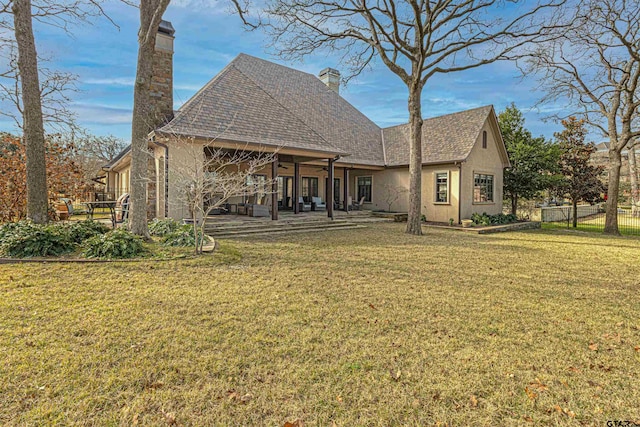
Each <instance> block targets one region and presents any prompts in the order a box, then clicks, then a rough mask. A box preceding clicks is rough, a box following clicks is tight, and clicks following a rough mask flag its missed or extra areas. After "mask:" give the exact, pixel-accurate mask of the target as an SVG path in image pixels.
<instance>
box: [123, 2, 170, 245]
mask: <svg viewBox="0 0 640 427" xmlns="http://www.w3.org/2000/svg"><path fill="white" fill-rule="evenodd" d="M168 4H169V2H168V1H163V0H160V1H157V0H143V1H141V2H140V30H139V31H138V65H137V69H136V82H135V86H134V90H133V118H132V120H131V177H130V180H131V186H130V188H131V207H130V210H129V226H130V228H131V232H132V233H134V234H136V235H138V236H143V237H145V238H147V237H148V236H149V230H148V227H147V182H148V177H147V172H148V162H149V156H150V154H149V149H148V145H147V144H148V139H147V138H148V136H149V132H151V130H153V126H154V120H153V117H152V114H151V113H152V110H151V102H150V95H149V90H150V84H151V78H152V73H153V55H154V51H155V43H156V32H157V30H158V26H159V25H160V21H161V20H162V15H163V14H164V11H165V10H166V8H167V5H168Z"/></svg>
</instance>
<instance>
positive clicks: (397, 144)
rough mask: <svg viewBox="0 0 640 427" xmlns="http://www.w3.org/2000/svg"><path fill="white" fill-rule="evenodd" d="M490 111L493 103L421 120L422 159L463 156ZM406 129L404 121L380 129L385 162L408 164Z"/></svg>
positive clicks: (450, 159) (434, 160)
mask: <svg viewBox="0 0 640 427" xmlns="http://www.w3.org/2000/svg"><path fill="white" fill-rule="evenodd" d="M492 111H493V107H492V106H490V105H488V106H484V107H480V108H474V109H472V110H467V111H461V112H459V113H453V114H447V115H444V116H439V117H434V118H431V119H426V120H424V121H423V123H422V161H423V163H451V162H456V161H460V162H461V161H464V160H466V158H467V157H468V156H469V154H470V153H471V150H472V149H473V146H474V144H475V143H476V141H477V139H478V135H479V134H480V131H481V130H482V127H483V126H484V123H485V121H486V120H487V118H488V117H489V115H490V114H491V112H492ZM410 131H411V129H410V126H409V124H408V123H407V124H403V125H399V126H393V127H389V128H385V129H383V132H384V142H385V150H386V156H387V165H388V166H403V165H408V164H409V149H410V146H409V137H410ZM501 141H502V140H501Z"/></svg>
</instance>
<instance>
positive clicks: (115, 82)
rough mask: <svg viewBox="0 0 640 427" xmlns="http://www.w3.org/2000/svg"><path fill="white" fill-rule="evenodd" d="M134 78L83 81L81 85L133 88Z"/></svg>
mask: <svg viewBox="0 0 640 427" xmlns="http://www.w3.org/2000/svg"><path fill="white" fill-rule="evenodd" d="M134 81H135V78H134V77H112V78H102V79H85V80H84V81H83V83H85V84H88V85H104V86H133V83H134Z"/></svg>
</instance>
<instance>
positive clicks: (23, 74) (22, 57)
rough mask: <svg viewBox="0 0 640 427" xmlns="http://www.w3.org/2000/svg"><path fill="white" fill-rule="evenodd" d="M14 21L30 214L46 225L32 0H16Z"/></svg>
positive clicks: (42, 146) (42, 126)
mask: <svg viewBox="0 0 640 427" xmlns="http://www.w3.org/2000/svg"><path fill="white" fill-rule="evenodd" d="M13 20H14V27H15V36H16V42H17V44H18V69H19V71H20V83H21V85H22V104H23V129H24V143H25V149H26V156H27V162H26V169H27V216H28V218H29V219H31V220H32V221H33V222H35V223H38V224H44V223H45V222H47V219H48V218H47V209H48V205H49V203H48V195H47V167H46V159H45V147H44V144H45V141H44V125H43V121H42V100H41V97H40V96H41V93H40V80H39V77H38V57H37V53H36V44H35V40H34V37H33V26H32V20H31V0H15V1H14V3H13Z"/></svg>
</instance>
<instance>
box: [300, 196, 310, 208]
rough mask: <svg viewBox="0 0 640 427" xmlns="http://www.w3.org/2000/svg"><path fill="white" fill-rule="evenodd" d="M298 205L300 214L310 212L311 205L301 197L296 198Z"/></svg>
mask: <svg viewBox="0 0 640 427" xmlns="http://www.w3.org/2000/svg"><path fill="white" fill-rule="evenodd" d="M298 205H299V206H300V212H309V211H311V203H309V202H305V201H304V197H302V196H300V197H298Z"/></svg>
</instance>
